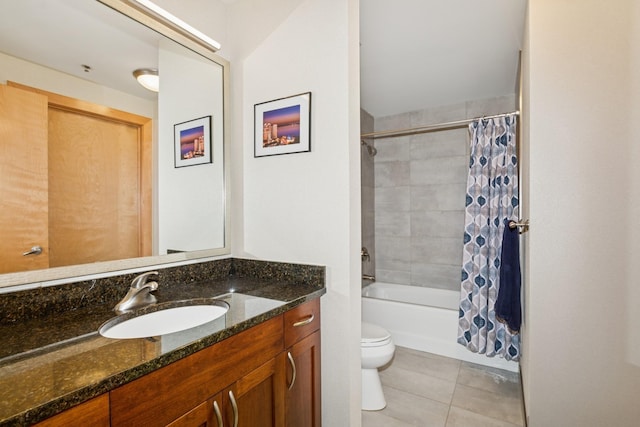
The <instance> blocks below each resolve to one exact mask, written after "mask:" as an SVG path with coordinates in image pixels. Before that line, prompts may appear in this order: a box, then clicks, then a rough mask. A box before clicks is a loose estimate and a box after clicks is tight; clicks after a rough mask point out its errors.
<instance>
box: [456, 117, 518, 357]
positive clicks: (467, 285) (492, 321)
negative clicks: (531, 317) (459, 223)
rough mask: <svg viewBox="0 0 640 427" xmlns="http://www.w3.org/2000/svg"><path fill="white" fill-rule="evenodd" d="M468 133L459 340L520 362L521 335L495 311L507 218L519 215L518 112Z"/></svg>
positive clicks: (473, 126)
mask: <svg viewBox="0 0 640 427" xmlns="http://www.w3.org/2000/svg"><path fill="white" fill-rule="evenodd" d="M469 133H470V135H471V144H470V145H471V157H470V162H469V177H468V179H467V198H466V210H465V228H464V249H463V258H462V289H461V294H460V313H459V315H460V318H459V322H458V343H459V344H462V345H464V346H465V347H467V348H468V349H469V350H471V351H473V352H476V353H483V354H486V355H487V356H489V357H493V356H495V355H500V356H502V357H504V358H505V359H507V360H518V359H519V357H520V336H519V335H518V334H512V333H511V332H510V331H509V329H508V328H507V327H506V325H505V324H503V323H501V322H498V321H496V316H495V309H494V306H495V303H496V299H497V297H498V289H499V287H500V283H499V273H500V251H501V248H502V234H503V230H504V227H505V223H506V221H507V220H511V219H513V220H517V218H518V167H517V164H518V161H517V156H516V140H515V134H516V115H515V114H511V115H506V116H503V117H499V118H492V119H480V120H476V121H474V122H473V123H471V124H470V125H469Z"/></svg>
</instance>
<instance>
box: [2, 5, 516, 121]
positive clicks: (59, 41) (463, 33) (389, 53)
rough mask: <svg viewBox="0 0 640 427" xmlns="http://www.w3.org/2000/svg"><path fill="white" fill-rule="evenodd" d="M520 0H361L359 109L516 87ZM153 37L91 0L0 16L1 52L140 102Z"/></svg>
mask: <svg viewBox="0 0 640 427" xmlns="http://www.w3.org/2000/svg"><path fill="white" fill-rule="evenodd" d="M526 1H527V0H361V1H360V39H361V40H360V66H361V105H362V108H364V109H365V110H366V111H367V112H369V113H370V114H371V115H373V116H374V117H383V116H387V115H392V114H398V113H403V112H407V111H414V110H419V109H424V108H429V107H434V106H441V105H448V104H455V103H459V102H463V101H468V100H474V99H483V98H490V97H495V96H501V95H509V94H513V93H515V87H516V73H517V61H518V52H519V50H520V49H521V45H522V37H523V26H524V15H525V8H526ZM52 17H53V19H51V18H52ZM25 23H28V24H25ZM72 23H73V25H72ZM36 30H37V31H36ZM120 30H124V32H123V31H120ZM159 37H161V36H159V35H158V34H157V33H155V32H153V31H151V30H149V29H147V28H144V27H142V26H140V25H137V24H134V23H133V21H131V20H127V19H122V16H120V15H119V14H118V13H117V12H114V11H113V10H111V9H109V8H107V7H105V6H103V5H101V4H99V3H98V2H96V1H87V0H20V1H10V2H6V4H3V13H2V14H0V52H5V53H8V54H10V55H13V56H18V57H22V58H25V59H27V60H30V61H32V62H37V63H41V64H46V65H47V66H49V67H51V68H54V69H58V70H62V71H64V72H66V73H68V74H71V75H75V76H77V77H80V78H84V79H86V80H90V81H94V82H97V83H100V84H103V85H106V86H108V87H112V88H118V89H120V90H123V91H126V92H128V93H132V94H135V95H137V96H140V97H145V98H149V99H153V98H154V97H155V94H153V93H152V92H149V91H146V90H145V89H142V88H141V87H140V86H138V85H137V84H136V83H135V81H134V79H133V77H132V75H131V73H132V71H133V70H134V69H136V68H155V67H157V51H156V47H157V45H158V38H159ZM88 39H89V40H90V43H87V40H88ZM69 40H73V41H79V42H80V43H77V44H76V43H74V44H70V41H69ZM114 59H116V60H115V61H114ZM82 64H86V65H89V66H90V67H91V71H90V72H85V71H84V69H83V68H82Z"/></svg>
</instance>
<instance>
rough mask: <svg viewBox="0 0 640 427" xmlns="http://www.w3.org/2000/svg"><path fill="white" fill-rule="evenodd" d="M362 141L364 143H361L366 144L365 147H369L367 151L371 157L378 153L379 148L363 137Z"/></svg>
mask: <svg viewBox="0 0 640 427" xmlns="http://www.w3.org/2000/svg"><path fill="white" fill-rule="evenodd" d="M360 142H361V143H362V144H361V145H364V146H365V147H367V152H368V153H369V155H370V156H371V157H373V156H375V155H376V154H378V150H376V147H374V146H373V145H371V144H369V143H368V142H366V141H365V140H363V139H361V140H360Z"/></svg>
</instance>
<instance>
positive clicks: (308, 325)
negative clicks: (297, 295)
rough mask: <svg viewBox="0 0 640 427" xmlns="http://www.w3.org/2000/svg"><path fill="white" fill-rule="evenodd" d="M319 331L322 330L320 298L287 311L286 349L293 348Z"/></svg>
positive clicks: (285, 315) (285, 317) (285, 327)
mask: <svg viewBox="0 0 640 427" xmlns="http://www.w3.org/2000/svg"><path fill="white" fill-rule="evenodd" d="M318 329H320V298H316V299H314V300H311V301H308V302H305V303H304V304H301V305H299V306H297V307H295V308H293V309H291V310H289V311H287V312H286V313H284V346H285V348H289V347H291V346H292V345H293V344H295V343H296V342H297V341H299V340H301V339H302V338H304V337H306V336H307V335H309V334H311V333H313V332H314V331H317V330H318Z"/></svg>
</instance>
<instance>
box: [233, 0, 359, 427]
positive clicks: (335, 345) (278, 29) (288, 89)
mask: <svg viewBox="0 0 640 427" xmlns="http://www.w3.org/2000/svg"><path fill="white" fill-rule="evenodd" d="M229 11H230V22H229V23H230V26H229V36H230V39H233V40H236V43H237V45H236V46H234V47H235V49H234V50H233V51H232V56H231V63H232V69H233V74H232V79H234V80H235V83H234V86H233V88H234V89H236V90H237V91H236V93H234V95H233V96H234V100H235V102H239V104H240V105H238V104H236V109H235V110H234V112H236V113H238V114H239V115H236V116H235V118H236V119H238V117H241V123H236V127H235V128H234V130H236V131H237V132H238V133H236V134H235V135H234V144H238V143H240V138H241V143H242V155H241V160H242V167H243V173H242V180H243V181H242V187H241V188H239V189H237V187H236V193H235V194H234V197H237V196H238V192H239V191H241V192H242V201H241V205H242V206H241V209H243V212H244V213H243V215H242V218H243V220H244V224H243V230H242V234H243V235H240V238H241V240H239V241H234V248H233V253H234V255H236V256H247V257H256V258H261V259H269V260H277V261H292V262H302V263H317V264H322V265H326V266H327V295H326V296H324V297H323V299H322V373H323V374H322V387H323V393H322V401H323V405H322V406H323V411H322V412H323V413H322V415H323V425H327V426H347V425H351V426H357V425H359V424H360V345H359V342H360V339H359V337H360V277H359V276H360V257H359V255H360V254H359V252H360V161H359V155H360V146H359V139H358V135H359V111H360V110H359V81H358V72H359V71H358V27H357V25H358V14H357V2H355V1H348V0H328V1H327V0H306V1H303V0H299V1H297V4H295V5H293V3H292V2H291V1H289V2H275V3H270V4H268V5H265V4H264V2H261V1H259V0H246V1H238V2H236V3H234V4H233V5H232V6H231V7H230V9H229ZM263 23H264V26H263ZM254 28H256V29H258V30H259V31H261V32H262V33H263V39H262V40H258V39H255V38H253V37H251V36H244V35H245V34H250V33H251V32H252V31H253V30H254ZM265 28H268V29H269V30H271V31H270V32H268V33H266V34H265V33H264V31H265ZM320 29H321V31H320ZM236 36H237V37H236ZM236 54H237V56H233V55H236ZM239 81H240V82H241V83H239ZM239 86H241V87H239ZM307 91H310V92H312V101H311V116H312V117H311V152H310V153H301V154H289V155H281V156H273V157H263V158H254V157H253V143H254V129H253V128H254V126H253V117H254V116H253V109H254V105H255V104H257V103H261V102H264V101H269V100H273V99H277V98H281V97H286V96H290V95H295V94H297V93H302V92H307ZM239 94H240V96H241V98H240V99H239V98H238V95H239ZM237 148H238V147H237V146H236V147H234V149H237ZM233 167H236V164H235V163H234V164H233ZM234 180H235V175H234ZM238 219H239V218H238V216H234V221H237V220H238Z"/></svg>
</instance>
